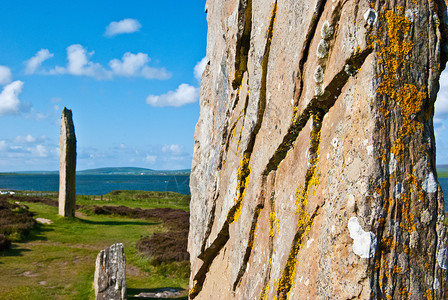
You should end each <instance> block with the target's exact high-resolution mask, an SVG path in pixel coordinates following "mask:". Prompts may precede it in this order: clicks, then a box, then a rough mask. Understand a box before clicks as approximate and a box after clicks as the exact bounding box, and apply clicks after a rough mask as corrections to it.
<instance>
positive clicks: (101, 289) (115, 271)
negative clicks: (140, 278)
mask: <svg viewBox="0 0 448 300" xmlns="http://www.w3.org/2000/svg"><path fill="white" fill-rule="evenodd" d="M93 285H94V288H95V299H96V300H123V299H126V257H125V255H124V248H123V244H121V243H119V244H114V245H112V246H110V247H109V248H106V249H105V250H101V251H100V253H98V256H97V257H96V264H95V277H94V283H93Z"/></svg>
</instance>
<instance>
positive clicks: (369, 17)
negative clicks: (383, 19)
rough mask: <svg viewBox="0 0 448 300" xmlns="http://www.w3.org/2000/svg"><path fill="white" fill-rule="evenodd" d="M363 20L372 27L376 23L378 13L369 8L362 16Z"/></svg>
mask: <svg viewBox="0 0 448 300" xmlns="http://www.w3.org/2000/svg"><path fill="white" fill-rule="evenodd" d="M364 19H365V20H366V22H367V24H369V25H370V26H372V25H374V24H375V23H376V20H378V13H377V12H376V10H374V9H373V8H369V9H368V10H367V11H366V12H365V14H364Z"/></svg>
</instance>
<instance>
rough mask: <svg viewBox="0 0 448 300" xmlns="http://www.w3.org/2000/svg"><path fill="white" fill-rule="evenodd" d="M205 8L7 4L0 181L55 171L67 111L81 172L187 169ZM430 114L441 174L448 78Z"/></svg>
mask: <svg viewBox="0 0 448 300" xmlns="http://www.w3.org/2000/svg"><path fill="white" fill-rule="evenodd" d="M204 7H205V0H199V1H198V0H195V1H178V0H174V1H169V2H167V1H151V0H140V1H137V0H129V1H85V0H81V1H31V0H14V1H4V3H2V9H1V10H0V28H1V30H0V128H1V131H0V172H6V171H23V170H57V169H58V161H59V158H58V155H59V152H58V151H59V150H58V148H59V126H60V114H61V111H62V108H63V107H64V106H66V107H68V108H70V109H72V110H73V115H74V122H75V127H76V135H77V139H78V170H83V169H89V168H97V167H109V166H117V167H120V166H122V167H124V166H135V167H146V168H151V169H159V170H161V169H185V168H190V166H191V159H192V152H193V146H194V139H193V135H194V127H195V124H196V122H197V119H198V116H199V104H198V98H199V90H198V86H199V80H198V78H199V75H200V73H201V70H202V67H203V65H204V62H205V61H204V60H203V58H204V56H205V50H206V32H207V23H206V14H205V12H204ZM441 86H442V90H441V91H440V92H439V99H438V101H437V104H436V116H435V119H434V124H435V128H436V140H437V161H438V164H448V139H447V137H448V74H443V76H442V80H441Z"/></svg>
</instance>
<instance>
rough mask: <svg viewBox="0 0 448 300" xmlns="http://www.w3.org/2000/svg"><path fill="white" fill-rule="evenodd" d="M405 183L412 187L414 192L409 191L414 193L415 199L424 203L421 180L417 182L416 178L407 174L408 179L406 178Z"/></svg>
mask: <svg viewBox="0 0 448 300" xmlns="http://www.w3.org/2000/svg"><path fill="white" fill-rule="evenodd" d="M406 181H407V182H409V184H412V185H414V190H415V191H412V190H411V193H412V192H416V193H417V197H418V199H419V200H420V201H421V202H422V203H424V202H425V195H424V194H423V190H422V182H421V180H417V177H416V176H415V175H414V174H409V175H408V178H406Z"/></svg>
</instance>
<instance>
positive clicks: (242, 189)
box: [227, 152, 251, 224]
mask: <svg viewBox="0 0 448 300" xmlns="http://www.w3.org/2000/svg"><path fill="white" fill-rule="evenodd" d="M250 154H251V153H249V152H246V153H245V154H244V155H243V159H242V160H241V162H240V167H239V168H238V171H237V192H238V199H234V201H235V202H236V204H235V206H234V208H233V209H231V210H230V211H229V212H228V215H227V220H229V221H230V224H233V223H234V222H238V219H239V217H240V215H241V210H242V201H243V198H244V195H245V194H246V189H247V186H248V185H249V182H250Z"/></svg>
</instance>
